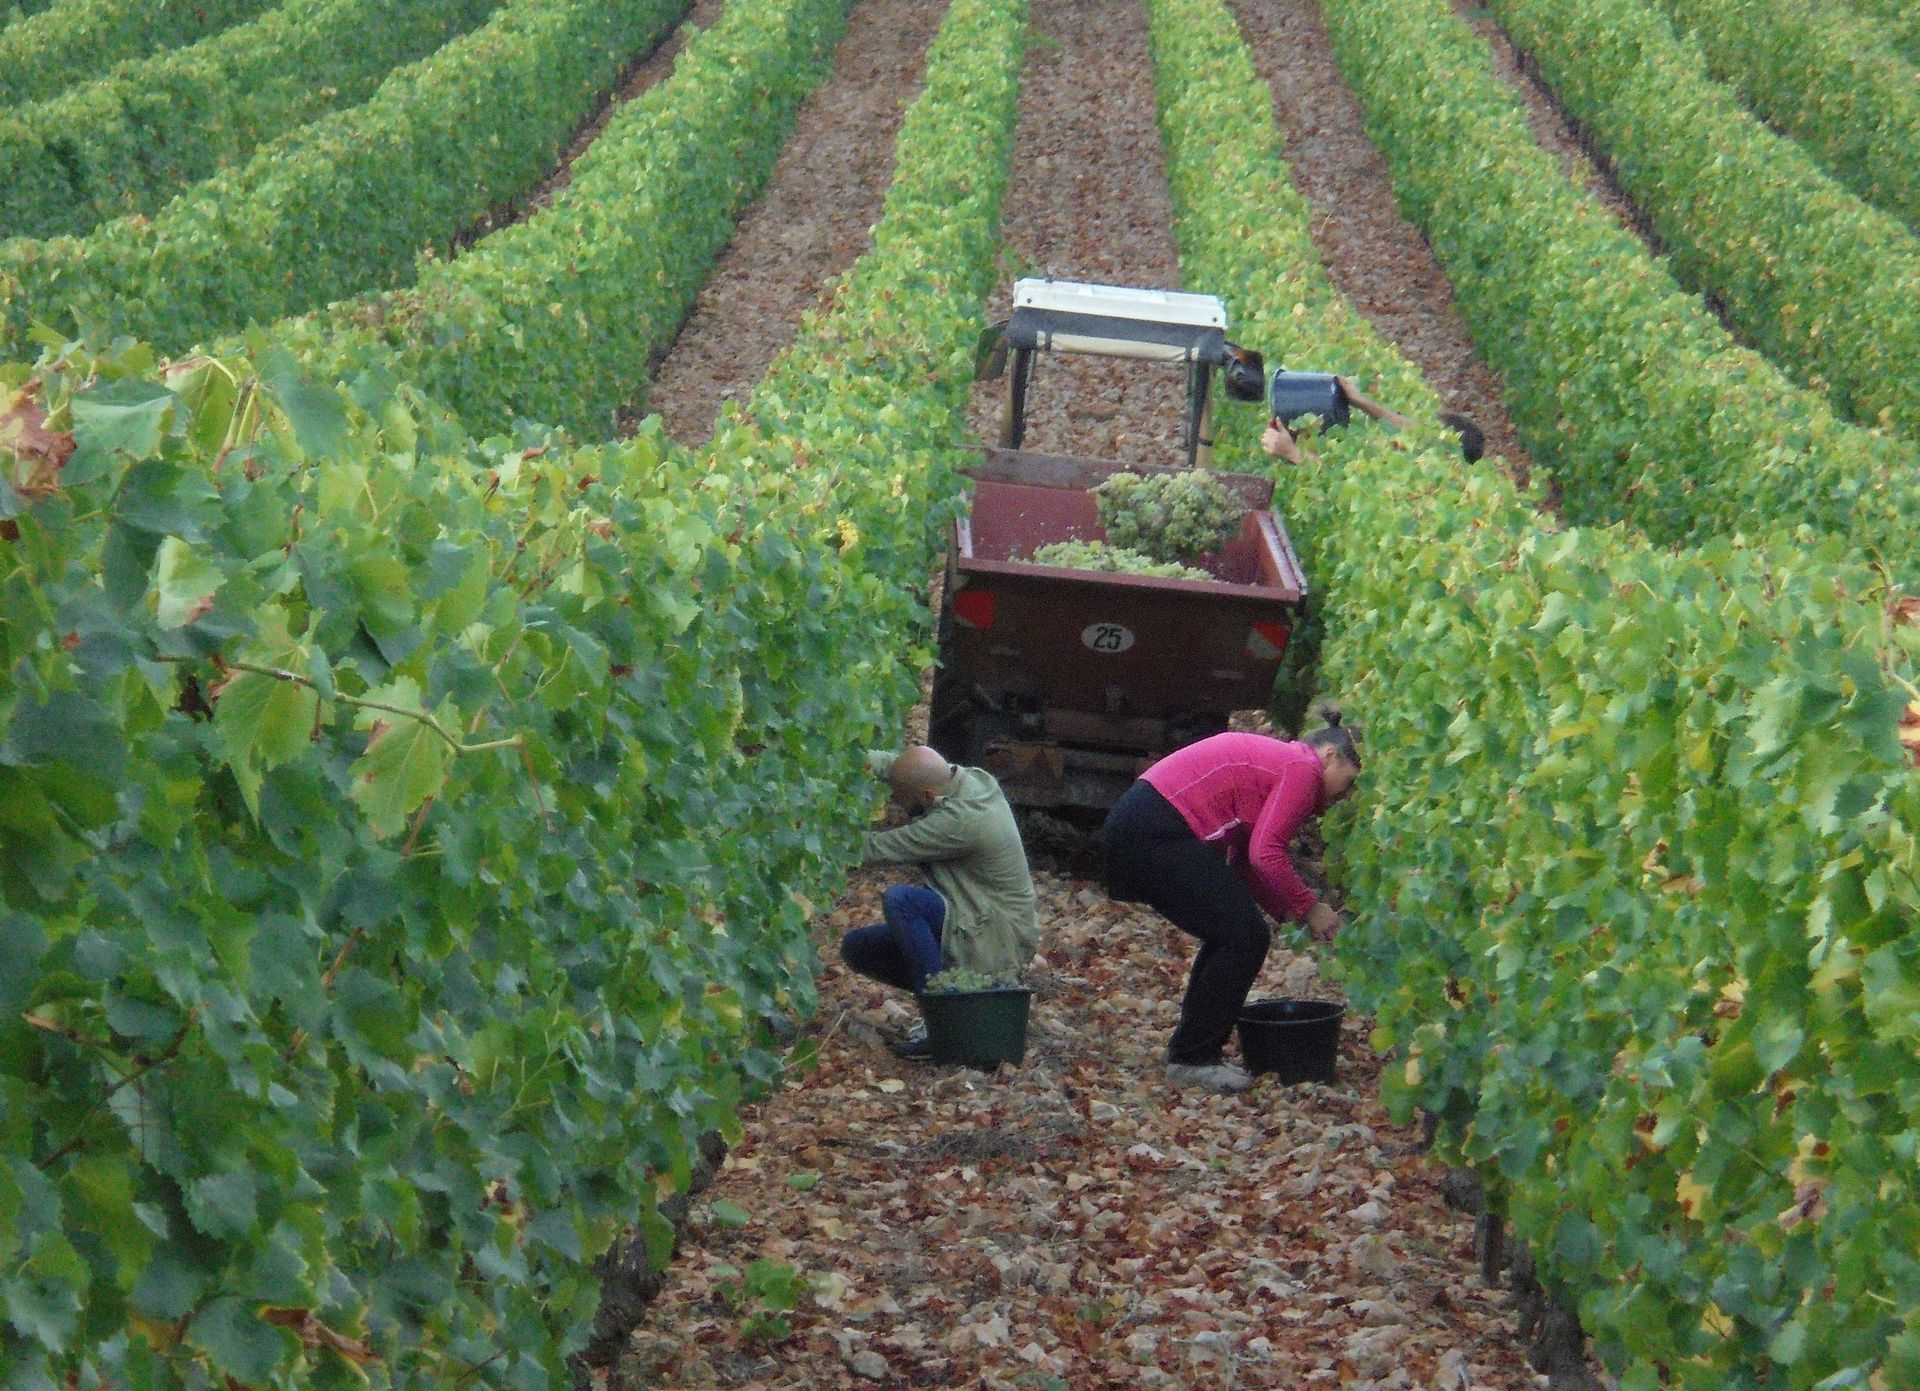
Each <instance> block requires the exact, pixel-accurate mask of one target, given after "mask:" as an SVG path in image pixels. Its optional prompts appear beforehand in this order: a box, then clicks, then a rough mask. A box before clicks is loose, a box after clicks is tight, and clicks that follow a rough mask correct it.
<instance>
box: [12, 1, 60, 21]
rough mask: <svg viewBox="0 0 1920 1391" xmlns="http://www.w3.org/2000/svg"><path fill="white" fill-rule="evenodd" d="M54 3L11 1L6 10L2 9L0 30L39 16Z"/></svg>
mask: <svg viewBox="0 0 1920 1391" xmlns="http://www.w3.org/2000/svg"><path fill="white" fill-rule="evenodd" d="M52 3H53V0H10V2H9V3H8V5H7V6H6V8H5V9H0V28H4V27H5V26H6V25H9V24H12V23H15V22H16V21H18V20H22V19H25V18H27V16H29V15H36V14H39V13H40V11H42V10H44V9H46V7H47V6H48V5H50V4H52Z"/></svg>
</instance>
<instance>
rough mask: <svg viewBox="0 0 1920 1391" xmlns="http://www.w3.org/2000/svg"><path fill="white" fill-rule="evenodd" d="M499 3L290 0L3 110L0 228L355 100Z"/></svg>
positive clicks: (169, 176) (222, 152)
mask: <svg viewBox="0 0 1920 1391" xmlns="http://www.w3.org/2000/svg"><path fill="white" fill-rule="evenodd" d="M499 4H500V0H294V2H293V3H291V4H288V5H286V6H284V7H282V8H279V9H274V10H269V11H267V13H265V14H263V15H261V16H260V17H259V18H258V19H255V20H253V21H251V22H249V23H245V24H237V25H235V26H234V27H232V28H231V29H227V30H224V31H223V32H221V33H220V34H218V35H215V36H214V37H212V38H209V39H206V40H203V41H202V42H200V43H197V44H193V45H190V46H189V47H186V48H173V49H168V50H166V51H165V52H163V53H159V54H155V55H154V56H152V57H150V58H146V59H142V60H140V61H138V62H130V63H127V64H124V65H122V66H120V67H118V68H115V69H114V70H112V71H111V72H109V73H107V74H106V75H104V76H102V77H100V78H98V79H97V80H95V81H93V82H89V83H86V84H85V85H83V86H79V87H73V88H69V89H68V90H67V91H65V92H63V93H61V94H60V95H58V96H56V97H52V98H49V99H48V100H46V101H43V102H37V103H34V104H31V105H26V106H20V107H16V108H14V109H13V110H11V111H6V112H3V113H0V228H4V229H5V230H6V233H7V235H8V236H15V237H50V236H58V235H61V234H75V235H77V234H81V233H84V232H86V231H87V230H88V229H89V228H91V227H93V226H94V225H95V224H97V223H100V222H103V221H108V220H110V219H112V218H116V217H125V216H129V215H131V214H135V213H152V212H154V211H155V210H156V209H158V208H160V207H161V206H162V205H163V204H165V203H166V202H167V201H168V200H169V199H171V198H172V197H174V196H175V195H176V194H177V193H179V192H180V191H181V190H182V188H184V187H185V186H186V185H188V184H191V183H194V182H197V181H198V180H200V179H204V178H206V177H207V176H208V175H210V174H212V173H214V172H215V171H216V170H219V169H222V168H226V167H228V166H230V165H233V164H236V163H238V162H240V161H243V160H244V159H246V158H247V157H248V156H249V155H250V154H251V153H252V152H253V151H254V150H255V149H256V148H258V147H259V146H261V145H263V144H265V143H266V142H267V141H269V140H271V139H273V138H274V137H275V136H278V135H280V134H281V133H282V132H285V131H288V130H293V129H295V128H297V127H299V126H302V125H305V124H306V123H307V122H309V121H312V120H315V119H317V118H318V117H320V116H323V115H325V114H326V113H327V112H329V111H334V110H338V109H343V108H346V107H350V106H353V105H356V104H357V103H359V102H362V101H365V100H366V99H367V98H368V97H369V96H371V95H372V94H373V92H374V90H375V89H376V88H377V87H378V86H379V85H380V83H381V81H382V80H383V79H384V78H385V77H386V76H387V74H388V73H389V72H391V71H392V70H393V69H394V68H395V67H397V66H399V65H400V64H403V63H410V62H413V61H415V60H416V59H419V58H422V57H425V56H426V55H427V54H429V53H432V52H434V51H435V50H436V49H438V48H439V47H440V46H441V45H442V44H444V43H446V42H447V41H448V40H449V39H451V38H452V37H454V36H455V35H457V34H460V33H463V32H465V31H466V30H468V29H471V28H472V27H473V26H474V25H475V24H478V23H479V22H480V21H481V20H483V19H485V18H486V17H487V15H489V14H490V13H492V12H493V11H494V10H495V9H497V8H498V7H499Z"/></svg>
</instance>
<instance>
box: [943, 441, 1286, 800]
mask: <svg viewBox="0 0 1920 1391" xmlns="http://www.w3.org/2000/svg"><path fill="white" fill-rule="evenodd" d="M1180 471H1181V470H1180V469H1178V468H1168V467H1160V466H1155V465H1150V464H1123V463H1119V462H1116V461H1112V460H1104V459H1083V458H1075V457H1068V456H1063V455H1052V454H1036V453H1028V452H1022V451H1017V450H989V451H988V452H987V456H986V459H985V461H984V462H983V463H982V464H981V465H979V466H978V467H975V468H972V469H969V470H967V473H968V475H969V476H970V477H972V478H973V479H974V481H975V485H976V486H975V490H974V495H973V503H972V507H971V509H970V511H969V514H968V515H967V516H966V517H964V518H961V519H960V520H958V521H957V522H955V524H954V532H953V540H952V545H951V547H950V549H949V552H948V558H947V587H946V599H945V604H944V607H943V610H942V614H941V627H940V656H941V669H940V673H939V676H938V678H937V680H936V682H935V686H934V698H933V710H932V721H931V729H930V736H929V737H930V739H931V742H932V743H933V744H934V746H935V747H936V748H938V749H940V751H941V752H942V753H944V754H945V755H946V756H947V757H949V758H952V759H956V760H958V761H962V762H967V763H975V764H979V765H980V766H983V767H986V768H988V769H989V770H991V771H992V772H993V773H994V774H995V776H997V777H998V778H999V779H1000V782H1001V785H1002V786H1003V787H1004V788H1005V789H1006V791H1007V795H1008V797H1009V799H1010V800H1012V801H1014V802H1016V803H1019V804H1022V805H1026V806H1042V807H1063V806H1065V807H1085V808H1091V809H1104V808H1105V807H1107V806H1110V805H1111V804H1112V803H1113V801H1114V799H1115V798H1117V797H1118V796H1119V794H1120V793H1121V792H1123V791H1125V790H1126V788H1127V786H1128V784H1130V783H1131V782H1132V781H1133V779H1134V777H1135V776H1136V775H1137V774H1138V773H1139V771H1140V770H1141V769H1143V768H1145V767H1146V766H1147V765H1148V764H1149V763H1151V762H1152V761H1153V760H1154V759H1156V758H1158V757H1159V756H1160V755H1161V754H1163V753H1166V752H1168V751H1170V750H1172V749H1174V748H1178V747H1179V746H1180V745H1182V744H1185V743H1189V742H1191V741H1192V740H1194V739H1197V738H1202V737H1204V736H1205V735H1207V734H1212V733H1215V732H1217V731H1219V730H1221V729H1224V728H1226V725H1227V719H1228V716H1229V715H1230V714H1231V713H1232V712H1233V711H1235V710H1244V709H1255V708H1259V707H1262V706H1264V705H1265V704H1266V703H1267V699H1268V697H1269V695H1270V693H1271V691H1272V688H1273V680H1274V676H1275V674H1276V673H1277V672H1278V671H1279V668H1280V660H1281V656H1282V654H1283V653H1284V652H1285V650H1286V646H1287V640H1288V638H1289V636H1290V635H1291V633H1292V631H1293V627H1294V624H1295V623H1296V622H1297V620H1298V618H1299V615H1300V613H1301V612H1302V609H1303V606H1304V604H1305V600H1306V589H1307V585H1306V578H1305V576H1304V574H1303V573H1302V571H1301V569H1300V562H1299V558H1298V557H1297V556H1296V555H1295V553H1294V550H1293V545H1292V542H1291V541H1289V540H1288V538H1287V533H1286V529H1285V527H1284V526H1283V525H1282V523H1281V521H1280V519H1279V518H1278V517H1276V516H1274V515H1273V514H1272V512H1271V511H1270V510H1269V509H1270V504H1271V503H1272V500H1273V482H1272V480H1271V479H1266V478H1258V477H1254V476H1252V475H1248V474H1234V473H1221V474H1216V475H1215V476H1216V477H1217V478H1218V479H1219V480H1220V481H1221V482H1222V483H1223V484H1225V485H1226V486H1227V487H1228V488H1229V489H1231V490H1232V491H1233V492H1235V493H1236V494H1238V495H1239V496H1240V498H1241V499H1242V500H1243V501H1244V502H1245V503H1246V509H1247V510H1246V512H1245V514H1244V515H1243V516H1242V517H1241V519H1240V532H1239V535H1238V536H1236V537H1235V538H1234V539H1233V540H1231V541H1229V542H1228V543H1227V545H1226V546H1225V547H1224V548H1223V549H1222V550H1221V551H1220V552H1219V553H1217V554H1215V555H1211V556H1205V557H1201V558H1200V559H1198V560H1197V561H1195V562H1193V563H1194V564H1195V565H1196V567H1197V568H1200V569H1204V570H1206V571H1207V572H1208V573H1209V574H1210V575H1212V576H1213V578H1211V579H1207V580H1176V579H1156V578H1150V577H1145V576H1137V575H1112V574H1103V573H1099V572H1095V571H1088V570H1070V569H1062V568H1059V567H1057V566H1048V565H1036V564H1034V563H1033V562H1032V561H1030V560H1025V559H1021V558H1020V557H1023V556H1028V555H1031V554H1032V553H1033V551H1034V550H1035V549H1036V548H1037V547H1040V546H1044V545H1047V544H1048V543H1050V542H1054V541H1068V540H1082V541H1094V540H1104V539H1105V532H1104V530H1103V529H1102V528H1101V526H1100V522H1099V517H1098V513H1097V510H1096V505H1095V499H1094V497H1093V495H1092V492H1091V489H1093V488H1094V487H1095V486H1097V485H1098V484H1099V483H1100V482H1102V481H1103V480H1104V479H1106V478H1107V477H1108V476H1110V475H1112V474H1115V473H1121V472H1128V473H1141V474H1151V473H1178V472H1180Z"/></svg>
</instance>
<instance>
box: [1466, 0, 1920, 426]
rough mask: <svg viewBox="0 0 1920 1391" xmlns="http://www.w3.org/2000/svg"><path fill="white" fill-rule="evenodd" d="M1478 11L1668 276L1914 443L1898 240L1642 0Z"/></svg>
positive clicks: (1911, 263) (1846, 406) (1906, 251)
mask: <svg viewBox="0 0 1920 1391" xmlns="http://www.w3.org/2000/svg"><path fill="white" fill-rule="evenodd" d="M1492 9H1493V11H1494V13H1495V14H1497V15H1499V16H1500V19H1501V21H1502V23H1503V24H1504V25H1505V27H1506V29H1507V32H1508V34H1509V35H1511V36H1512V38H1513V39H1514V41H1515V42H1516V43H1517V44H1518V45H1519V47H1520V48H1521V49H1523V50H1524V51H1526V52H1527V53H1528V54H1530V55H1531V56H1532V58H1533V59H1534V61H1535V62H1537V63H1538V64H1539V66H1540V68H1541V70H1542V72H1543V73H1544V74H1545V76H1546V78H1547V80H1548V81H1549V82H1550V83H1551V84H1552V86H1553V89H1554V92H1555V94H1556V95H1557V96H1558V97H1559V99H1560V101H1561V103H1562V104H1563V105H1564V106H1565V107H1566V108H1567V109H1568V110H1569V111H1570V112H1571V113H1572V114H1573V115H1574V116H1575V118H1577V119H1578V120H1579V121H1580V122H1581V124H1582V125H1583V126H1584V127H1585V128H1586V130H1587V131H1588V132H1590V133H1591V135H1592V136H1593V137H1594V138H1595V139H1596V140H1597V141H1598V142H1599V144H1600V145H1601V146H1602V147H1603V148H1604V149H1605V150H1606V152H1607V157H1608V159H1609V161H1610V163H1611V165H1612V168H1613V172H1614V174H1615V177H1616V178H1617V179H1618V180H1619V182H1620V185H1621V187H1623V188H1624V189H1625V190H1626V191H1627V193H1628V194H1629V195H1630V196H1631V197H1632V198H1633V200H1634V202H1635V203H1636V204H1637V205H1638V206H1639V207H1640V209H1641V211H1642V212H1643V213H1645V214H1646V216H1647V217H1648V219H1649V220H1650V221H1651V223H1652V224H1653V227H1654V230H1655V231H1656V232H1657V233H1658V234H1659V236H1660V239H1661V240H1662V242H1664V243H1665V245H1666V247H1667V250H1668V251H1669V253H1670V254H1671V257H1672V261H1673V265H1674V268H1675V270H1676V271H1677V273H1678V274H1679V276H1680V279H1681V280H1682V281H1683V282H1684V283H1687V284H1689V285H1692V286H1694V287H1696V288H1704V289H1708V290H1711V291H1712V293H1713V294H1714V295H1715V297H1716V298H1717V299H1718V301H1719V302H1720V303H1721V304H1722V305H1723V306H1724V308H1725V311H1726V314H1727V317H1728V319H1729V320H1730V321H1731V322H1732V323H1733V325H1734V326H1735V328H1736V329H1737V330H1738V331H1739V332H1740V333H1741V334H1742V335H1743V336H1744V337H1745V338H1746V339H1747V340H1749V341H1750V342H1752V343H1753V344H1754V346H1756V347H1758V348H1759V349H1760V350H1761V351H1762V352H1764V353H1766V354H1768V355H1769V356H1771V357H1773V358H1774V359H1775V360H1776V361H1778V362H1780V363H1781V364H1782V365H1783V366H1785V367H1787V368H1788V369H1789V370H1790V371H1791V372H1793V373H1794V374H1795V375H1796V376H1798V377H1799V378H1800V379H1802V380H1804V381H1807V382H1809V383H1811V384H1813V385H1815V386H1816V387H1818V388H1819V389H1821V390H1824V391H1826V392H1827V394H1828V395H1829V396H1831V397H1832V399H1833V400H1834V402H1835V403H1836V404H1837V405H1838V406H1839V408H1840V410H1841V411H1842V413H1843V414H1846V415H1848V416H1850V417H1852V418H1853V419H1855V420H1859V421H1862V422H1863V423H1867V424H1873V423H1876V422H1878V423H1881V424H1886V425H1891V426H1893V427H1894V428H1895V429H1897V430H1899V431H1901V432H1903V433H1905V434H1906V435H1908V436H1909V437H1911V438H1912V439H1914V440H1920V379H1916V376H1915V373H1914V371H1913V364H1914V363H1915V362H1920V315H1916V314H1914V313H1913V305H1914V302H1915V299H1916V297H1920V240H1916V238H1915V236H1914V233H1913V232H1912V230H1911V229H1909V228H1908V227H1907V226H1906V224H1905V223H1903V222H1901V221H1900V220H1899V219H1898V218H1896V217H1894V216H1892V215H1891V214H1889V213H1884V212H1880V211H1879V210H1877V209H1874V208H1871V207H1868V206H1866V205H1865V204H1863V203H1861V201H1860V200H1859V199H1858V198H1856V197H1854V196H1853V195H1852V194H1851V193H1849V192H1847V191H1846V190H1845V189H1844V188H1841V187H1840V186H1839V185H1838V184H1836V183H1835V182H1834V181H1833V180H1832V179H1831V178H1829V177H1828V176H1827V174H1826V173H1825V172H1824V171H1822V170H1821V168H1820V167H1819V165H1818V164H1816V163H1815V162H1814V160H1813V159H1812V157H1811V156H1809V155H1808V154H1807V152H1806V151H1805V150H1804V149H1802V148H1801V147H1800V146H1799V145H1798V144H1797V143H1795V142H1794V141H1792V140H1790V139H1787V138H1785V137H1783V136H1780V135H1776V134H1774V133H1773V132H1772V131H1770V130H1768V129H1767V128H1766V127H1765V126H1764V125H1762V124H1761V123H1760V122H1759V121H1757V120H1755V119H1754V117H1753V116H1751V115H1750V114H1748V112H1747V111H1746V110H1745V109H1744V108H1743V107H1741V105H1740V104H1739V101H1738V99H1737V98H1736V97H1735V96H1734V95H1733V93H1731V92H1730V91H1728V90H1727V88H1725V87H1724V86H1722V85H1721V84H1719V83H1717V82H1715V81H1714V80H1713V78H1712V76H1711V75H1710V74H1709V73H1708V71H1707V64H1706V60H1705V59H1704V58H1703V57H1702V56H1701V53H1700V50H1699V48H1698V47H1697V46H1696V45H1695V44H1693V43H1692V42H1690V41H1688V40H1686V39H1683V38H1681V37H1680V36H1679V35H1677V34H1676V33H1675V32H1674V30H1673V26H1672V25H1671V24H1669V23H1668V22H1667V21H1666V19H1665V18H1664V17H1663V16H1661V15H1660V14H1659V12H1658V11H1657V9H1655V8H1654V7H1653V6H1651V5H1649V4H1647V3H1645V0H1580V3H1578V4H1576V5H1568V4H1565V3H1561V0H1496V3H1494V4H1493V6H1492ZM1747 40H1748V42H1750V43H1755V44H1761V43H1764V42H1765V41H1766V36H1765V34H1764V33H1761V34H1755V33H1752V32H1751V31H1749V32H1748V34H1747ZM1792 56H1793V58H1794V59H1795V61H1796V62H1797V61H1799V60H1800V59H1801V58H1802V57H1803V56H1804V55H1800V54H1794V55H1792ZM1808 79H1809V74H1808V73H1807V72H1806V71H1804V70H1802V71H1801V72H1800V74H1799V80H1800V81H1801V82H1803V83H1804V82H1806V81H1807V80H1808ZM1910 95H1912V94H1910Z"/></svg>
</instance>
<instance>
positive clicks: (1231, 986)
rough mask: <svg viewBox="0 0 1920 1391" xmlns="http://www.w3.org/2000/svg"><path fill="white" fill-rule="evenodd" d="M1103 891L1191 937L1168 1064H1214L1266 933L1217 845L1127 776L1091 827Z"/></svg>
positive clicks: (1262, 952) (1256, 968) (1262, 955)
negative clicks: (1096, 829)
mask: <svg viewBox="0 0 1920 1391" xmlns="http://www.w3.org/2000/svg"><path fill="white" fill-rule="evenodd" d="M1100 851H1101V855H1102V857H1103V859H1104V861H1105V865H1106V875H1107V891H1108V892H1109V893H1110V894H1112V895H1113V897H1115V898H1117V899H1121V900H1124V901H1127V902H1133V903H1145V904H1148V905H1149V906H1151V907H1153V908H1155V909H1157V910H1158V911H1159V912H1161V913H1163V914H1165V915H1166V917H1168V918H1169V919H1171V920H1172V922H1173V925H1174V926H1175V927H1177V928H1179V929H1180V930H1181V931H1182V932H1186V933H1189V934H1191V935H1192V936H1195V937H1198V938H1199V939H1200V951H1199V954H1198V955H1196V956H1195V957H1194V958H1193V970H1192V972H1191V973H1190V974H1189V975H1188V977H1187V994H1186V998H1185V999H1183V1000H1182V1001H1181V1002H1180V1025H1179V1027H1178V1028H1177V1029H1175V1030H1174V1032H1173V1041H1172V1042H1171V1043H1169V1044H1168V1045H1167V1061H1168V1062H1170V1063H1215V1062H1219V1061H1220V1053H1221V1049H1222V1048H1223V1047H1224V1046H1225V1045H1226V1042H1227V1036H1228V1035H1229V1034H1231V1033H1232V1032H1233V1026H1234V1023H1235V1021H1236V1020H1238V1019H1239V1017H1240V1007H1241V1006H1242V1005H1243V1004H1245V1003H1246V1000H1247V992H1248V991H1249V990H1251V989H1253V981H1254V977H1256V976H1258V975H1259V974H1260V965H1261V963H1262V962H1264V961H1265V960H1266V959H1267V948H1268V946H1269V945H1271V944H1272V941H1273V933H1272V931H1271V929H1269V928H1268V926H1267V919H1266V915H1265V914H1264V913H1262V912H1261V911H1260V905H1259V904H1258V903H1256V902H1255V901H1254V897H1253V894H1252V892H1251V891H1250V890H1249V889H1248V888H1247V886H1246V885H1245V884H1244V883H1242V882H1241V879H1240V876H1239V875H1237V874H1235V873H1234V872H1233V870H1232V869H1231V868H1230V867H1229V866H1228V864H1227V857H1226V855H1225V854H1224V853H1223V852H1222V851H1221V849H1220V848H1219V847H1218V846H1213V845H1209V844H1207V843H1206V842H1205V841H1203V840H1201V839H1200V838H1199V837H1198V836H1196V835H1195V834H1194V833H1193V829H1192V828H1191V827H1190V826H1188V825H1187V822H1186V818H1185V817H1183V816H1181V815H1180V813H1179V812H1178V811H1177V810H1176V809H1175V808H1174V806H1173V803H1171V802H1169V801H1168V800H1167V799H1166V798H1165V797H1162V796H1161V795H1160V793H1159V792H1158V791H1157V790H1155V788H1154V787H1153V785H1152V784H1151V783H1147V782H1136V783H1134V785H1133V786H1132V787H1130V788H1128V789H1127V791H1126V792H1125V794H1124V795H1122V796H1121V798H1120V800H1119V801H1117V802H1115V803H1114V804H1113V810H1111V811H1109V812H1108V813H1107V820H1106V824H1105V825H1103V826H1102V827H1101V828H1100Z"/></svg>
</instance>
